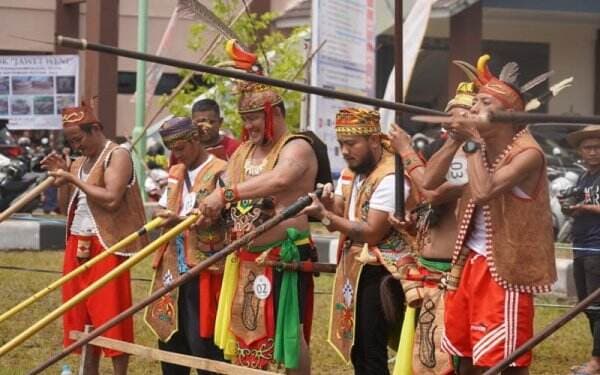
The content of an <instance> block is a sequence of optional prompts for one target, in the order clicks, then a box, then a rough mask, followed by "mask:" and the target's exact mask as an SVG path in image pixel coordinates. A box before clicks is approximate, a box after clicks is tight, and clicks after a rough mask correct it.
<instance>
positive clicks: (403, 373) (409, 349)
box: [393, 307, 416, 375]
mask: <svg viewBox="0 0 600 375" xmlns="http://www.w3.org/2000/svg"><path fill="white" fill-rule="evenodd" d="M415 317H416V310H415V309H414V308H412V307H406V312H405V313H404V321H403V322H402V331H401V333H400V344H399V345H398V352H397V353H396V364H395V365H394V372H393V375H412V373H413V372H412V353H413V342H414V340H415Z"/></svg>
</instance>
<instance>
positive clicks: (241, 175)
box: [226, 133, 311, 240]
mask: <svg viewBox="0 0 600 375" xmlns="http://www.w3.org/2000/svg"><path fill="white" fill-rule="evenodd" d="M293 139H305V140H306V141H307V142H309V143H310V142H311V140H310V139H309V138H308V137H306V136H303V135H298V134H289V133H288V134H285V135H283V136H281V137H280V138H279V139H278V140H277V142H276V143H275V144H274V145H273V147H272V148H271V150H270V151H269V153H268V154H267V155H266V156H265V159H266V161H265V165H264V168H263V170H262V172H261V173H264V172H267V171H270V170H272V169H273V168H274V167H275V164H277V161H278V160H279V154H280V153H281V150H282V149H283V146H285V145H286V144H287V143H288V142H289V141H291V140H293ZM255 147H256V146H255V145H254V144H252V143H251V142H244V143H242V144H241V145H240V146H239V147H238V148H237V150H236V151H235V153H234V154H233V155H231V159H229V162H228V163H227V172H226V175H227V178H228V179H229V183H230V184H231V185H235V184H239V183H241V182H244V180H245V179H246V173H245V168H244V164H245V163H246V160H247V159H248V157H249V156H250V155H251V154H252V152H253V151H254V148H255ZM274 208H275V207H274V204H273V201H272V199H270V198H269V197H265V198H257V199H244V200H241V201H239V202H235V203H233V204H227V207H226V211H227V219H228V221H231V222H232V225H233V228H232V230H231V232H233V233H234V236H233V238H230V239H231V240H233V239H235V238H238V237H240V236H242V235H244V234H246V233H249V232H251V231H252V230H254V228H255V227H256V226H258V225H260V224H261V223H263V222H264V221H265V220H267V219H268V218H270V217H271V216H273V215H274V214H275V210H274Z"/></svg>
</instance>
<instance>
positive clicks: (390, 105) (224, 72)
mask: <svg viewBox="0 0 600 375" xmlns="http://www.w3.org/2000/svg"><path fill="white" fill-rule="evenodd" d="M38 42H39V41H38ZM55 44H56V45H58V46H62V47H69V48H74V49H79V50H86V49H88V50H92V51H97V52H104V53H110V54H112V55H117V56H121V57H127V58H131V59H140V60H146V61H151V62H154V63H158V64H163V65H169V66H173V67H177V68H183V69H189V70H193V71H197V72H201V73H208V74H214V75H218V76H223V77H228V78H234V79H240V80H244V81H249V82H256V83H262V84H265V85H268V86H274V87H279V88H283V89H288V90H295V91H300V92H304V93H307V94H314V95H320V96H324V97H328V98H333V99H340V100H345V101H349V102H354V103H361V104H366V105H370V106H373V107H378V108H387V109H392V110H395V111H402V112H407V113H412V114H421V115H432V116H444V117H448V116H447V113H445V112H441V111H436V110H433V109H429V108H423V107H419V106H415V105H409V104H405V103H396V102H391V101H387V100H382V99H376V98H371V97H367V96H362V95H356V94H351V93H348V92H342V91H336V90H331V89H326V88H322V87H316V86H311V85H307V84H303V83H298V82H289V81H284V80H280V79H275V78H270V77H265V76H259V75H255V74H251V73H246V72H242V71H238V70H231V69H225V68H219V67H214V66H209V65H204V64H194V63H190V62H187V61H182V60H176V59H171V58H168V57H163V56H156V55H151V54H147V53H140V52H136V51H131V50H127V49H123V48H118V47H113V46H109V45H106V44H100V43H92V42H88V41H87V40H85V39H77V38H69V37H66V36H62V35H57V36H56V40H55ZM486 121H490V122H517V123H529V122H536V123H556V122H562V123H577V124H600V116H574V115H552V114H543V113H527V112H508V111H496V112H490V113H489V114H488V117H487V119H486Z"/></svg>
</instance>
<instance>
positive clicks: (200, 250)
mask: <svg viewBox="0 0 600 375" xmlns="http://www.w3.org/2000/svg"><path fill="white" fill-rule="evenodd" d="M226 165H227V162H225V161H223V160H221V159H219V158H216V157H213V158H212V160H210V161H209V162H208V163H207V164H206V165H205V166H204V168H203V169H202V171H201V172H200V173H198V175H197V176H196V180H195V181H190V182H191V183H192V192H193V193H196V196H197V198H196V199H197V201H201V200H202V199H204V198H205V197H206V196H208V195H209V194H210V193H212V191H213V190H215V188H216V186H217V181H218V179H219V176H220V175H221V173H223V171H224V170H225V166H226ZM186 173H187V170H186V167H185V165H183V164H176V165H174V166H172V167H171V168H170V169H169V183H168V185H167V209H168V210H170V211H172V212H179V210H180V209H181V204H182V191H183V186H184V184H185V174H186ZM191 232H192V231H186V232H185V259H186V263H187V265H188V266H190V267H193V266H195V265H196V264H198V263H199V262H200V261H202V260H203V259H204V258H205V257H206V254H207V253H212V252H214V251H216V250H220V249H221V248H222V247H223V244H222V243H223V240H224V238H225V229H224V227H223V226H222V225H214V226H213V227H211V228H208V229H203V230H198V231H194V234H195V235H191V234H192V233H191ZM157 255H158V256H160V255H161V254H160V253H157ZM156 261H158V258H155V262H156Z"/></svg>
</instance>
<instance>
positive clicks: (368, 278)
mask: <svg viewBox="0 0 600 375" xmlns="http://www.w3.org/2000/svg"><path fill="white" fill-rule="evenodd" d="M387 275H389V273H388V272H387V271H386V270H385V268H383V267H381V266H371V265H365V266H364V267H363V269H362V272H361V274H360V279H359V281H358V291H357V296H356V298H357V301H356V328H355V339H354V346H353V347H352V352H351V353H350V359H351V360H352V365H353V366H354V373H355V374H356V375H387V374H389V369H388V357H387V343H388V338H389V337H388V335H389V334H390V333H391V330H392V325H391V324H389V323H388V322H387V321H386V319H385V315H384V313H383V307H382V304H381V295H380V293H379V287H380V286H381V282H382V280H383V278H384V277H385V276H387ZM398 303H399V304H401V305H402V304H403V303H404V301H398Z"/></svg>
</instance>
